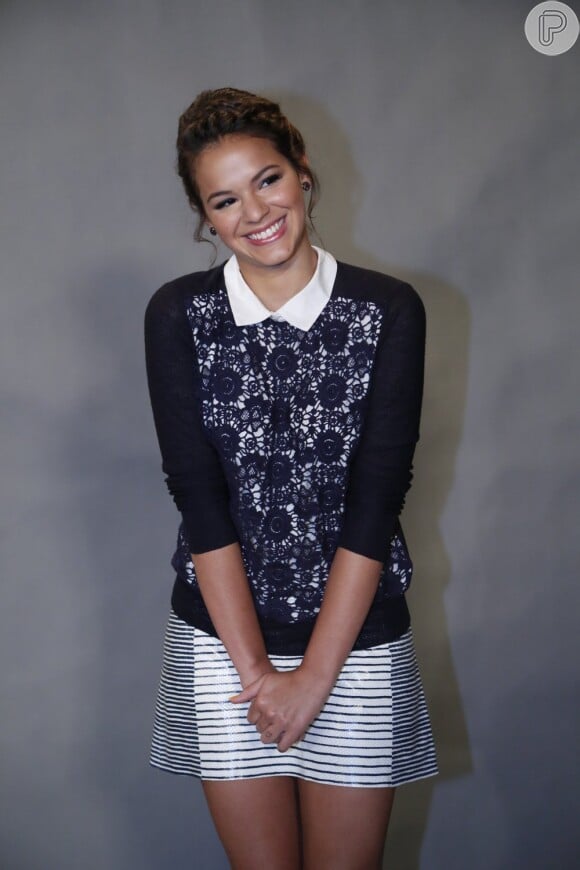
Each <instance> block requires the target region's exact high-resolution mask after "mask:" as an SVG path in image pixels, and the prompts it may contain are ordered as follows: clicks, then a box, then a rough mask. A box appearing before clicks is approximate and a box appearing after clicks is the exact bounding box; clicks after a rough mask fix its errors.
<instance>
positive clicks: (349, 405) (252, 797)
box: [145, 88, 437, 870]
mask: <svg viewBox="0 0 580 870" xmlns="http://www.w3.org/2000/svg"><path fill="white" fill-rule="evenodd" d="M177 150H178V171H179V175H180V177H181V179H182V181H183V184H184V187H185V191H186V194H187V197H188V199H189V203H190V205H191V207H192V208H193V209H194V211H195V212H196V213H197V215H198V225H197V229H196V238H197V239H198V240H202V238H203V236H202V231H203V230H204V228H205V227H208V229H209V233H210V234H211V235H212V236H214V237H217V238H219V239H220V240H221V241H222V242H223V243H224V244H225V245H226V246H227V247H228V248H229V250H230V251H231V256H230V257H229V259H227V261H225V262H224V263H221V264H220V265H219V266H214V267H213V268H210V269H209V270H208V271H204V272H195V273H193V274H190V275H185V276H183V277H181V278H177V279H175V280H172V281H170V282H169V283H167V284H165V285H163V287H161V288H160V289H159V290H157V291H156V293H154V295H153V296H152V298H151V299H150V301H149V303H148V306H147V310H146V314H145V347H146V365H147V378H148V385H149V392H150V397H151V405H152V409H153V416H154V420H155V427H156V431H157V436H158V440H159V446H160V450H161V455H162V468H163V471H164V473H165V475H166V479H165V480H166V484H167V487H168V489H169V492H170V493H171V495H172V497H173V499H174V501H175V503H176V505H177V508H178V510H179V511H180V513H181V523H180V525H179V531H178V537H177V545H176V549H175V552H174V555H173V558H172V561H171V564H172V566H173V568H174V569H175V571H176V574H177V576H176V578H175V583H174V586H173V592H172V596H171V609H170V614H169V620H168V624H167V632H166V637H165V645H164V657H163V667H162V673H161V680H160V686H159V694H158V698H157V705H156V713H155V722H154V733H153V740H152V748H151V758H150V760H151V764H152V765H154V766H156V767H159V768H161V769H164V770H167V771H171V772H174V773H182V774H189V775H192V776H196V777H199V778H200V779H201V781H202V785H203V789H204V793H205V796H206V799H207V801H208V805H209V809H210V812H211V815H212V818H213V820H214V822H215V825H216V829H217V832H218V835H219V837H220V839H221V841H222V843H223V845H224V848H225V850H226V852H227V855H228V857H229V860H230V862H231V865H232V867H234V868H256V867H268V868H269V870H282V868H284V870H286V868H287V870H297V868H306V870H326V868H328V870H340V868H344V870H347V868H348V870H354V868H357V870H362V868H365V870H366V868H369V870H370V868H373V870H375V868H379V867H380V866H381V858H382V853H383V847H384V840H385V836H386V832H387V826H388V821H389V815H390V812H391V807H392V803H393V797H394V792H395V788H396V787H397V786H399V785H402V784H403V783H406V782H411V781H413V780H417V779H420V778H424V777H428V776H432V775H434V774H436V773H437V761H436V754H435V748H434V743H433V736H432V732H431V727H430V721H429V715H428V711H427V707H426V703H425V698H424V694H423V688H422V684H421V678H420V674H419V671H418V668H417V662H416V658H415V651H414V646H413V636H412V629H411V626H410V617H409V611H408V608H407V604H406V600H405V591H406V589H407V588H408V585H409V582H410V579H411V574H412V563H411V560H410V558H409V553H408V551H407V546H406V542H405V538H404V535H403V530H402V528H401V525H400V522H399V514H400V512H401V509H402V507H403V504H404V499H405V494H406V492H407V491H408V489H409V487H410V484H411V478H412V460H413V455H414V451H415V446H416V442H417V440H418V438H419V421H420V413H421V403H422V393H423V370H424V349H425V310H424V307H423V303H422V301H421V299H420V297H419V295H418V294H417V292H416V291H415V290H414V288H413V287H411V285H409V284H408V283H406V282H403V281H401V280H399V279H397V278H395V277H393V276H390V275H384V274H381V273H379V272H376V271H371V270H369V269H363V268H360V267H356V266H352V265H347V264H346V263H343V262H341V261H337V260H336V259H335V258H334V257H333V256H332V254H330V253H329V252H328V251H325V250H324V249H323V248H322V247H317V246H315V245H313V244H311V242H310V239H309V235H308V232H309V224H310V226H311V227H312V217H311V216H312V209H313V206H314V204H315V202H316V199H317V196H318V182H317V178H316V176H315V174H314V172H313V170H312V168H311V167H310V164H309V162H308V159H307V155H306V152H305V147H304V141H303V138H302V136H301V134H300V133H299V132H298V130H297V129H296V128H295V127H294V126H293V125H292V124H291V123H290V122H289V121H288V120H287V118H286V117H285V116H284V115H283V114H282V113H281V111H280V107H279V106H278V105H277V104H276V103H274V102H272V101H270V100H268V99H265V98H262V97H259V96H256V95H254V94H251V93H248V92H246V91H241V90H238V89H235V88H221V89H218V90H214V91H204V92H202V93H201V94H200V95H199V96H198V97H197V98H196V100H195V101H194V102H193V103H192V104H191V106H190V107H189V108H188V109H187V110H186V111H185V112H184V113H183V115H182V116H181V118H180V120H179V132H178V139H177Z"/></svg>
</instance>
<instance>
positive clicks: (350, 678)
mask: <svg viewBox="0 0 580 870" xmlns="http://www.w3.org/2000/svg"><path fill="white" fill-rule="evenodd" d="M270 660H271V662H272V664H273V665H274V667H275V668H276V669H277V670H279V671H287V670H292V669H294V668H296V667H297V666H298V665H299V664H300V662H301V656H281V655H270ZM240 691H241V685H240V680H239V677H238V674H237V671H236V670H235V668H234V666H233V664H232V661H231V659H230V658H229V656H228V653H227V651H226V649H225V647H224V646H223V644H222V643H221V641H220V640H219V639H218V638H215V637H211V636H210V635H208V634H206V633H204V632H203V631H200V630H199V629H197V628H193V627H192V626H190V625H188V624H187V623H186V622H184V621H183V620H182V619H180V618H179V617H178V616H177V615H176V614H175V613H174V611H173V610H171V611H170V615H169V620H168V623H167V628H166V633H165V641H164V647H163V664H162V669H161V678H160V681H159V690H158V695H157V702H156V707H155V716H154V724H153V737H152V742H151V752H150V763H151V765H152V766H153V767H157V768H161V769H162V770H166V771H168V772H170V773H178V774H189V775H191V776H197V777H199V778H201V779H210V780H231V779H249V778H253V777H259V776H277V775H278V776H296V777H299V778H301V779H307V780H312V781H314V782H321V783H327V784H329V785H345V786H375V787H379V786H398V785H402V784H403V783H406V782H412V781H413V780H417V779H423V778H425V777H428V776H433V775H435V774H437V773H438V768H437V758H436V753H435V746H434V741H433V734H432V731H431V724H430V720H429V714H428V710H427V706H426V703H425V696H424V693H423V687H422V683H421V677H420V674H419V670H418V667H417V660H416V656H415V649H414V645H413V635H412V630H411V628H409V629H408V630H407V632H406V633H405V634H404V635H403V636H402V637H401V638H399V639H398V640H396V641H392V642H391V643H385V644H381V645H380V646H375V647H372V648H371V649H367V650H355V651H353V652H351V653H350V655H349V657H348V658H347V660H346V662H345V664H344V666H343V668H342V671H341V673H340V675H339V677H338V680H337V681H336V684H335V686H334V688H333V690H332V692H331V694H330V696H329V698H328V700H327V702H326V704H325V706H324V707H323V709H322V710H321V712H320V713H319V715H318V716H317V718H316V719H315V720H314V721H313V723H312V724H311V725H310V727H309V729H308V731H307V732H306V734H305V736H304V737H303V738H302V739H301V740H300V741H298V742H297V743H295V744H294V745H293V746H291V747H290V748H289V749H288V750H287V751H286V752H280V751H279V750H278V748H277V746H276V745H275V744H273V743H269V744H264V743H262V741H261V739H260V735H259V733H258V732H257V730H256V728H255V726H254V725H250V723H249V722H248V720H247V718H246V716H247V713H248V708H249V702H248V703H246V704H232V703H230V702H229V700H228V698H229V697H230V696H231V695H234V694H236V693H237V692H240Z"/></svg>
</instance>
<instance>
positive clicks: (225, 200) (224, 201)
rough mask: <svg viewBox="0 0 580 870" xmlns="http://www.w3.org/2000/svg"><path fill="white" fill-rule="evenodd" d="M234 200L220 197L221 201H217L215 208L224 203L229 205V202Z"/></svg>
mask: <svg viewBox="0 0 580 870" xmlns="http://www.w3.org/2000/svg"><path fill="white" fill-rule="evenodd" d="M233 201H234V200H233V199H232V198H231V197H230V198H229V199H222V201H221V202H218V203H217V205H216V208H224V207H225V206H226V205H229V203H230V202H233Z"/></svg>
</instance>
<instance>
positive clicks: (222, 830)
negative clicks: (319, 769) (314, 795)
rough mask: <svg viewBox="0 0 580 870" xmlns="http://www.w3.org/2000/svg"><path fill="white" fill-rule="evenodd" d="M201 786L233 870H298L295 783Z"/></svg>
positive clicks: (265, 780)
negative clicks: (266, 869)
mask: <svg viewBox="0 0 580 870" xmlns="http://www.w3.org/2000/svg"><path fill="white" fill-rule="evenodd" d="M202 786H203V790H204V794H205V797H206V800H207V803H208V806H209V810H210V813H211V816H212V819H213V821H214V824H215V827H216V830H217V833H218V836H219V838H220V840H221V842H222V844H223V847H224V849H225V850H226V854H227V856H228V859H229V861H230V864H231V866H232V868H233V870H256V868H257V867H264V868H268V870H300V866H301V859H300V834H299V824H298V795H297V790H296V780H295V779H294V777H292V776H266V777H258V778H256V779H238V780H228V781H227V782H223V781H212V780H203V781H202Z"/></svg>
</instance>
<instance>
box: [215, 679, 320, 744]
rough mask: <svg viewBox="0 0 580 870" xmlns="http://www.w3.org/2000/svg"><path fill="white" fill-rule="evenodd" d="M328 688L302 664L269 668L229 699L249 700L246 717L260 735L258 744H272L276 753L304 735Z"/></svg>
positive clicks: (235, 701) (233, 700)
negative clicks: (285, 669) (278, 668)
mask: <svg viewBox="0 0 580 870" xmlns="http://www.w3.org/2000/svg"><path fill="white" fill-rule="evenodd" d="M331 689H332V686H329V685H328V683H327V682H325V681H324V680H323V679H322V678H321V677H320V676H318V675H315V674H313V673H311V672H310V671H308V670H306V669H305V668H303V667H302V666H298V667H297V668H295V669H294V670H292V671H277V670H276V669H275V668H274V667H272V670H271V671H270V670H269V671H267V672H266V673H263V674H261V675H260V676H259V677H258V678H257V679H255V680H254V681H253V682H251V683H249V684H248V685H247V686H246V687H245V688H244V689H243V690H242V691H241V692H239V693H238V694H237V695H234V696H233V697H231V698H230V701H231V702H232V703H233V704H242V703H244V702H247V701H251V704H250V708H249V710H248V715H247V719H248V722H250V724H251V725H255V726H256V730H257V731H258V732H259V733H260V734H261V735H262V743H276V744H277V745H278V750H279V751H280V752H286V750H287V749H289V748H290V746H292V745H293V744H294V743H296V742H297V741H298V740H301V739H302V738H303V737H304V735H305V733H306V731H307V730H308V728H309V727H310V725H311V724H312V722H313V721H314V719H316V717H317V716H318V714H319V713H320V711H321V710H322V708H323V707H324V704H325V703H326V700H327V698H328V696H329V694H330V691H331Z"/></svg>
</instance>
